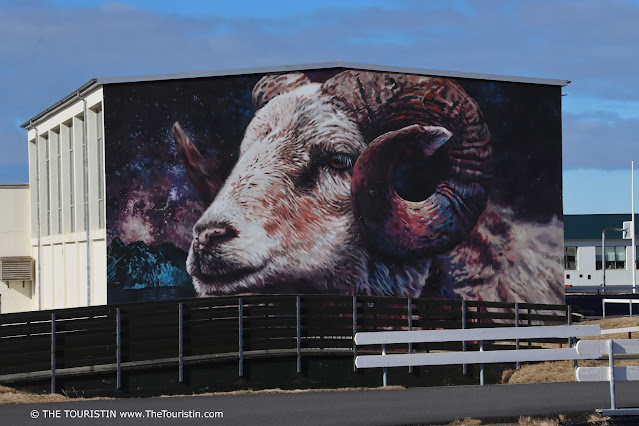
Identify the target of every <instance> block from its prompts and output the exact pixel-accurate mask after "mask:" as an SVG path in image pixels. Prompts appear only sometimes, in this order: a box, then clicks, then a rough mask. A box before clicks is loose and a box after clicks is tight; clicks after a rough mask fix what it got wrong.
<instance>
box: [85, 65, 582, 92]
mask: <svg viewBox="0 0 639 426" xmlns="http://www.w3.org/2000/svg"><path fill="white" fill-rule="evenodd" d="M324 68H353V69H360V70H367V71H384V72H399V73H405V74H417V75H433V76H438V77H454V78H470V79H475V80H495V81H508V82H514V83H531V84H545V85H551V86H567V85H568V84H569V83H570V80H558V79H549V78H533V77H517V76H507V75H499V74H482V73H471V72H459V71H445V70H433V69H424V68H409V67H394V66H387V65H373V64H363V63H358V62H345V61H332V62H317V63H311V64H294V65H279V66H270V67H259V68H235V69H224V70H214V71H196V72H186V73H173V74H149V75H139V76H130V77H110V78H99V79H98V80H97V81H98V84H113V83H135V82H141V81H155V80H179V79H186V78H202V77H222V76H231V75H241V74H267V73H273V72H288V71H305V70H317V69H324Z"/></svg>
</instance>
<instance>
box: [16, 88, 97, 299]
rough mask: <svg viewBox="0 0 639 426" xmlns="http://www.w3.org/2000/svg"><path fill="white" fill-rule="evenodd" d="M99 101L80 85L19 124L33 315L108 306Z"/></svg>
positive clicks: (92, 91)
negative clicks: (24, 139) (23, 140)
mask: <svg viewBox="0 0 639 426" xmlns="http://www.w3.org/2000/svg"><path fill="white" fill-rule="evenodd" d="M102 98H103V91H102V88H101V87H100V86H99V85H95V84H88V85H85V86H83V88H81V90H78V92H77V93H75V94H73V95H70V96H68V97H66V98H65V99H63V100H62V101H60V102H59V103H58V104H56V105H54V106H53V107H51V108H49V109H48V110H45V111H43V112H42V113H41V114H39V115H37V116H36V117H34V118H33V119H32V120H30V122H29V123H25V124H26V125H25V126H24V127H27V128H28V141H29V181H30V183H31V186H30V203H31V205H32V206H34V208H32V209H31V230H30V242H31V254H32V256H33V258H34V260H35V264H36V267H35V286H34V299H33V309H36V310H38V309H53V308H70V307H76V306H88V305H102V304H106V303H107V299H106V228H105V222H104V217H105V203H104V194H105V183H104V137H103V135H104V127H103V119H102V117H103V107H102V104H103V99H102Z"/></svg>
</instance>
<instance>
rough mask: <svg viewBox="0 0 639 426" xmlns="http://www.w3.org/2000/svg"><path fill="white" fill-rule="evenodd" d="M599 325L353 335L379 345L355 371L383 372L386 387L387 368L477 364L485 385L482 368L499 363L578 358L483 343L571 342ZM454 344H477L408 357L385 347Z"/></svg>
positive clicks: (571, 351)
mask: <svg viewBox="0 0 639 426" xmlns="http://www.w3.org/2000/svg"><path fill="white" fill-rule="evenodd" d="M600 334H601V328H600V327H599V326H598V325H560V326H542V327H502V328H475V329H461V330H419V331H379V332H363V333H357V334H355V344H356V345H358V346H360V345H380V344H381V345H382V354H381V355H359V356H357V357H356V358H355V366H356V367H357V368H376V367H381V368H383V369H384V370H383V371H384V373H383V383H384V386H386V385H387V384H388V380H387V368H388V367H402V366H408V367H411V366H412V367H414V366H418V365H453V364H479V381H480V384H481V385H483V384H484V366H483V365H484V364H488V363H502V362H529V361H551V360H554V361H557V360H576V359H580V358H581V357H580V356H579V354H578V353H577V351H576V349H575V348H565V349H525V350H521V349H514V350H498V351H484V350H483V347H484V345H483V343H484V342H485V341H502V340H515V339H544V338H573V337H578V336H599V335H600ZM453 341H457V342H459V341H461V342H467V341H479V351H476V352H445V353H407V354H387V353H386V345H390V344H401V343H428V342H453Z"/></svg>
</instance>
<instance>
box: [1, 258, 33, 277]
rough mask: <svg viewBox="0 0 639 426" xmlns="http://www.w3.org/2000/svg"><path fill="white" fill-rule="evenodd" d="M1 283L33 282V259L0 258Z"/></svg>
mask: <svg viewBox="0 0 639 426" xmlns="http://www.w3.org/2000/svg"><path fill="white" fill-rule="evenodd" d="M0 280H1V281H33V258H31V257H28V256H16V257H0Z"/></svg>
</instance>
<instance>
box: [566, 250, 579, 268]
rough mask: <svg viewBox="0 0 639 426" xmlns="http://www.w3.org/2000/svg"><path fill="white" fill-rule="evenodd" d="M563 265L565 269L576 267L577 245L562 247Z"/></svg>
mask: <svg viewBox="0 0 639 426" xmlns="http://www.w3.org/2000/svg"><path fill="white" fill-rule="evenodd" d="M564 267H565V268H566V269H567V270H574V269H577V247H564Z"/></svg>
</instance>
